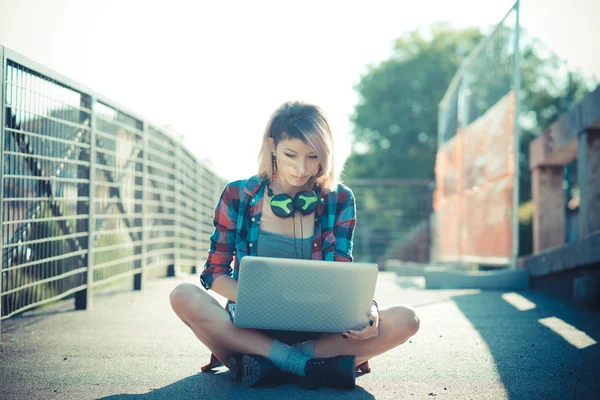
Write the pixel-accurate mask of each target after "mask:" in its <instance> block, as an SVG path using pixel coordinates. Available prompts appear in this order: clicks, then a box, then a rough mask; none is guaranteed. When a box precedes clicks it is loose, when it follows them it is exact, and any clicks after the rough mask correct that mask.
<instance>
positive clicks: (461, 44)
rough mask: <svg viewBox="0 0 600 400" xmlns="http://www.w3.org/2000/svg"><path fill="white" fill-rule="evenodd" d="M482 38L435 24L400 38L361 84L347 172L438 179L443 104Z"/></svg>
mask: <svg viewBox="0 0 600 400" xmlns="http://www.w3.org/2000/svg"><path fill="white" fill-rule="evenodd" d="M481 38H482V35H481V33H480V32H479V31H478V30H477V29H464V30H458V31H456V30H453V29H452V28H451V27H450V26H449V25H447V24H434V25H433V26H431V28H430V30H429V32H421V31H414V32H408V33H406V34H405V35H403V36H402V37H400V38H398V39H397V40H396V43H395V46H394V49H393V53H392V56H391V57H390V59H388V60H386V61H384V62H382V63H381V64H379V65H377V66H371V67H370V68H369V70H368V72H367V73H366V74H365V75H364V76H363V77H362V78H361V80H360V82H359V84H358V85H357V87H356V90H357V91H358V94H359V102H358V105H357V106H356V109H355V112H354V115H353V116H352V122H353V124H354V131H353V150H352V153H351V155H350V157H349V158H348V160H347V162H346V166H345V175H346V176H348V177H350V178H375V177H377V178H419V179H433V166H434V163H435V153H436V150H437V117H438V110H437V107H438V103H439V101H440V99H441V98H442V96H443V95H444V92H445V90H446V88H447V87H448V84H449V83H450V80H451V79H452V76H453V75H454V74H455V72H456V70H457V68H458V66H459V65H460V63H461V61H462V60H463V59H464V57H465V56H466V55H467V54H468V53H469V51H470V50H471V49H472V48H473V46H475V44H476V43H477V42H478V41H479V40H480V39H481Z"/></svg>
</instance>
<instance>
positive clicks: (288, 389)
mask: <svg viewBox="0 0 600 400" xmlns="http://www.w3.org/2000/svg"><path fill="white" fill-rule="evenodd" d="M209 397H210V398H221V399H223V398H224V399H270V398H271V399H280V398H294V399H312V400H316V399H338V398H339V399H369V400H371V399H374V398H375V397H374V396H373V395H371V394H370V393H368V392H367V391H365V390H364V389H363V388H361V387H360V386H356V388H355V389H354V390H352V391H347V390H336V389H331V388H326V387H324V388H320V389H318V390H305V389H303V388H302V387H300V386H299V385H297V384H288V383H286V384H283V385H279V386H274V387H260V388H248V387H245V386H243V385H242V384H241V382H235V381H233V380H232V379H231V377H230V376H229V374H227V373H223V372H221V371H219V372H217V373H198V374H196V375H192V376H189V377H187V378H185V379H182V380H180V381H177V382H174V383H172V384H170V385H167V386H165V387H162V388H157V389H155V390H153V391H151V392H148V393H144V394H118V395H112V396H107V397H102V399H103V400H131V399H153V400H161V399H165V400H176V399H194V398H209Z"/></svg>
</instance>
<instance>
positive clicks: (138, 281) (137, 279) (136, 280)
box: [133, 121, 150, 290]
mask: <svg viewBox="0 0 600 400" xmlns="http://www.w3.org/2000/svg"><path fill="white" fill-rule="evenodd" d="M149 134H150V131H149V129H148V122H147V121H143V122H142V143H143V144H142V146H143V147H142V162H143V165H142V231H141V237H142V243H141V244H142V259H141V260H140V268H139V271H138V272H137V273H136V274H135V275H133V290H142V285H143V281H144V268H145V263H146V253H147V252H148V246H147V243H146V242H147V236H148V235H147V233H146V228H147V226H146V218H147V213H148V205H147V201H148V191H147V190H146V183H148V184H149V182H148V140H149V138H148V135H149Z"/></svg>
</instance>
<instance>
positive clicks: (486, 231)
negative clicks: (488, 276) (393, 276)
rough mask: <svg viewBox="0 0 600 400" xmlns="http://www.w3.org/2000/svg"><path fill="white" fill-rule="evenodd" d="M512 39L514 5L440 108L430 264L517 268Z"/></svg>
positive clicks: (515, 35) (515, 43)
mask: <svg viewBox="0 0 600 400" xmlns="http://www.w3.org/2000/svg"><path fill="white" fill-rule="evenodd" d="M519 35H520V32H519V6H518V2H517V3H515V5H514V6H513V7H512V8H511V9H510V10H509V12H508V13H507V14H506V16H505V17H504V18H503V19H502V21H501V22H500V23H499V24H498V25H496V27H495V28H494V30H493V31H492V33H491V34H490V35H488V36H487V37H486V38H484V39H483V40H482V41H481V42H480V43H479V44H478V45H477V46H476V47H475V48H474V49H473V50H472V51H471V53H470V54H469V56H468V57H467V59H466V60H465V61H464V63H463V64H462V65H461V67H460V68H459V71H458V72H457V73H456V75H455V76H454V78H453V80H452V82H451V84H450V86H449V88H448V90H447V92H446V94H445V96H444V98H443V99H442V101H441V102H440V105H439V131H438V153H437V156H436V167H435V174H436V193H435V204H434V208H435V228H434V237H435V238H434V243H435V248H433V249H432V253H433V257H434V259H436V260H440V261H452V262H465V263H473V262H474V263H479V264H486V265H500V266H501V265H507V264H510V263H514V261H515V260H516V257H515V256H516V253H515V246H516V234H517V231H516V230H515V225H516V224H518V221H517V220H516V215H517V213H516V207H515V204H516V203H518V202H515V201H514V197H515V196H517V198H518V184H516V185H515V182H518V179H519V169H518V167H517V168H515V166H516V165H518V164H516V163H518V159H519V157H518V155H519V152H518V147H516V146H515V143H516V140H518V139H515V138H517V137H518V126H517V124H516V123H515V121H516V117H515V115H518V104H519V101H518V98H519V95H520V75H519V71H520V69H519V65H520V64H519V62H520V54H519V53H520V51H519V48H520V45H519ZM516 148H517V150H516V151H515V149H516ZM515 191H516V192H515ZM490 238H493V240H490Z"/></svg>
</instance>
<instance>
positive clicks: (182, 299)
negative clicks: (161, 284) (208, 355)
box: [170, 283, 419, 366]
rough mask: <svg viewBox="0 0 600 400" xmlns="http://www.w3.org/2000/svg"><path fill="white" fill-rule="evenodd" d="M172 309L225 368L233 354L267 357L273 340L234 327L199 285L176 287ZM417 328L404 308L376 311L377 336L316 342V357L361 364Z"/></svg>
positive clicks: (412, 314)
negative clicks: (349, 357) (342, 357)
mask: <svg viewBox="0 0 600 400" xmlns="http://www.w3.org/2000/svg"><path fill="white" fill-rule="evenodd" d="M170 301H171V307H172V308H173V310H174V311H175V313H176V314H177V316H179V318H180V319H181V320H182V321H183V322H184V323H185V324H186V325H187V326H188V327H189V328H190V329H191V330H192V332H193V333H194V334H195V335H196V337H197V338H198V339H199V340H200V341H201V342H202V343H203V344H204V345H206V347H208V348H209V349H210V350H211V351H212V353H213V354H214V355H215V356H216V357H217V358H218V359H219V361H221V362H222V363H223V364H224V365H225V366H228V359H229V356H230V355H231V354H233V353H242V354H257V355H260V356H263V357H268V355H269V351H270V349H271V345H272V344H273V339H272V338H271V337H269V336H267V335H265V334H263V333H261V332H258V331H255V330H253V329H244V328H238V327H235V326H234V325H233V323H232V322H231V319H230V317H229V314H228V313H227V311H226V310H225V309H224V308H223V307H222V306H221V305H220V304H219V303H218V302H217V301H216V300H215V299H214V298H213V297H212V296H211V295H209V294H208V293H206V292H205V291H203V290H202V289H201V288H200V287H199V286H197V285H194V284H191V283H182V284H179V285H178V286H177V287H176V288H175V289H174V290H173V291H172V292H171V295H170ZM418 329H419V318H418V317H417V316H416V314H415V312H414V311H413V310H412V309H410V308H408V307H405V306H395V307H391V308H388V309H381V310H380V311H379V334H378V336H377V337H374V338H371V339H367V340H353V339H344V338H343V337H342V336H341V335H339V334H331V335H325V336H323V337H321V338H319V339H317V340H315V347H314V352H315V357H318V358H325V357H334V356H337V355H355V356H356V365H360V364H361V363H363V362H364V361H367V360H369V359H371V358H373V357H375V356H377V355H380V354H382V353H385V352H386V351H388V350H390V349H392V348H394V347H396V346H398V345H400V344H402V343H404V342H405V341H406V340H407V339H408V338H410V337H411V336H413V335H414V334H415V333H416V332H417V331H418Z"/></svg>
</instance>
